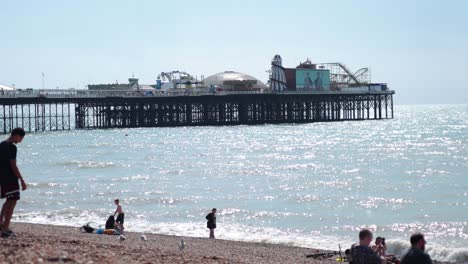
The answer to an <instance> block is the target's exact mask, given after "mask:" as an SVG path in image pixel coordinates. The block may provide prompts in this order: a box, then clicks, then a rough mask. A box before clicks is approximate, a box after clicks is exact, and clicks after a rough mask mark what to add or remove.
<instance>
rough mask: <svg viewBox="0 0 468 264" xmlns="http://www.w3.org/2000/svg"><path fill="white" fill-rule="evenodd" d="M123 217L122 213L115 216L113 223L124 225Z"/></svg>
mask: <svg viewBox="0 0 468 264" xmlns="http://www.w3.org/2000/svg"><path fill="white" fill-rule="evenodd" d="M124 217H125V215H124V213H120V214H118V215H117V219H115V222H117V223H119V224H121V225H123V223H124Z"/></svg>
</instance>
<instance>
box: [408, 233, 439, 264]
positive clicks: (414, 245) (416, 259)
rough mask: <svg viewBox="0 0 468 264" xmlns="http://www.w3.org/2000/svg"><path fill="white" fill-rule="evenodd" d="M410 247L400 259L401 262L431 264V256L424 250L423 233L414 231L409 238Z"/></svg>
mask: <svg viewBox="0 0 468 264" xmlns="http://www.w3.org/2000/svg"><path fill="white" fill-rule="evenodd" d="M410 242H411V249H410V250H408V252H407V253H406V254H405V255H404V256H403V258H402V259H401V264H432V259H431V257H430V256H429V255H428V254H427V253H426V252H424V250H425V249H426V240H425V239H424V235H423V234H421V233H416V234H413V235H411V238H410Z"/></svg>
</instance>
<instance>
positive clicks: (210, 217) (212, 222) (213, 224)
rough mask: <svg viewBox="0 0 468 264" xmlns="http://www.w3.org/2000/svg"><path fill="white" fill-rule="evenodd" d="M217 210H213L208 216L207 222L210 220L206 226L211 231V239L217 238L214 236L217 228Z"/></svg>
mask: <svg viewBox="0 0 468 264" xmlns="http://www.w3.org/2000/svg"><path fill="white" fill-rule="evenodd" d="M216 211H217V210H216V208H213V209H212V210H211V213H209V214H208V215H206V217H205V218H206V220H208V222H207V223H206V226H207V227H208V229H210V238H213V239H214V238H215V234H214V230H215V228H216Z"/></svg>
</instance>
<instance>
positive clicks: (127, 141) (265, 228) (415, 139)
mask: <svg viewBox="0 0 468 264" xmlns="http://www.w3.org/2000/svg"><path fill="white" fill-rule="evenodd" d="M17 160H18V164H19V165H18V166H19V168H20V170H21V171H22V173H23V175H24V177H25V179H26V180H27V182H28V183H29V189H28V190H26V191H25V192H23V193H22V194H21V200H20V202H19V203H18V206H17V211H16V212H15V216H14V221H17V222H28V223H40V224H51V225H66V226H75V227H77V232H78V227H80V226H81V225H83V224H86V223H87V222H95V223H96V225H104V224H105V221H106V220H107V218H108V217H109V215H111V214H113V213H114V210H115V205H114V199H117V198H118V199H120V201H121V204H122V206H123V210H124V211H125V215H126V216H125V226H126V230H127V231H134V232H139V233H158V234H167V235H180V236H190V237H208V229H207V228H206V220H205V216H206V214H208V213H209V212H210V211H211V209H212V208H214V207H216V208H217V209H218V215H217V224H218V228H217V229H216V236H217V238H219V239H228V240H237V241H253V242H262V243H277V244H285V245H291V246H301V247H310V248H319V249H330V250H338V249H339V246H340V247H341V249H342V250H344V249H346V248H349V247H350V245H351V244H352V243H354V242H356V241H357V240H358V232H359V230H360V229H361V228H370V229H372V230H373V231H374V236H381V237H385V238H386V241H387V245H388V251H389V252H388V253H394V254H397V255H401V254H402V253H403V252H404V251H405V250H406V249H407V248H408V247H409V236H410V235H411V234H412V233H414V232H422V233H424V234H425V236H426V240H427V241H428V244H427V246H426V248H427V251H428V253H429V254H430V255H431V256H432V258H433V259H436V260H442V261H451V262H458V263H468V105H396V106H395V118H394V119H390V120H366V121H350V122H327V123H310V124H280V125H255V126H244V125H241V126H216V127H214V126H213V127H177V128H134V129H108V130H71V131H57V132H41V133H31V134H28V135H27V136H26V137H25V139H24V141H23V143H21V144H19V145H18V159H17Z"/></svg>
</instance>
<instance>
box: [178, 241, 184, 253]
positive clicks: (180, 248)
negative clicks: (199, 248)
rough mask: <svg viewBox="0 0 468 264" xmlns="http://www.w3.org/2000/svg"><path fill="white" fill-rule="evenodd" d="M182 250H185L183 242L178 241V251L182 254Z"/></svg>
mask: <svg viewBox="0 0 468 264" xmlns="http://www.w3.org/2000/svg"><path fill="white" fill-rule="evenodd" d="M184 249H185V242H184V240H183V239H182V240H180V243H179V251H180V252H182V251H183V250H184Z"/></svg>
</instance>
